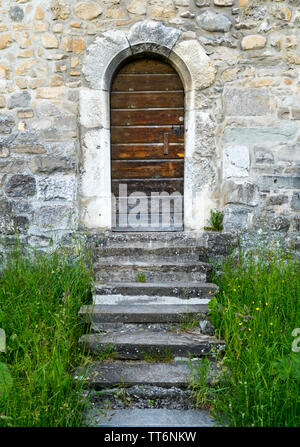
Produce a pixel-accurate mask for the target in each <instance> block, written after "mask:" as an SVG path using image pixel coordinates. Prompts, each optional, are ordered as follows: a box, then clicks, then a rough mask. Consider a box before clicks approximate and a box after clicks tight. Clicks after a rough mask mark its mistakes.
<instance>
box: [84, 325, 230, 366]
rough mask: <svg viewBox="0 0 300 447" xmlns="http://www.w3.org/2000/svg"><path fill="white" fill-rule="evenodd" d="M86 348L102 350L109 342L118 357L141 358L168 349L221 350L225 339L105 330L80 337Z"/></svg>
mask: <svg viewBox="0 0 300 447" xmlns="http://www.w3.org/2000/svg"><path fill="white" fill-rule="evenodd" d="M80 343H81V345H82V346H84V348H85V351H86V352H92V353H95V354H97V353H101V352H103V351H105V349H107V347H108V346H110V347H113V348H114V350H115V358H118V359H133V360H136V359H143V358H144V356H145V353H148V354H152V353H153V352H158V353H165V352H166V351H167V352H170V353H171V354H172V355H176V356H188V355H196V356H202V355H207V354H209V353H210V352H211V350H212V349H217V350H219V351H223V350H224V349H225V343H224V342H223V341H219V340H217V339H216V338H215V337H213V336H210V335H199V334H196V335H195V334H187V333H183V332H181V333H176V332H171V331H170V332H155V331H151V330H145V331H143V332H138V333H137V332H135V331H132V332H129V331H128V332H120V333H119V332H110V333H107V334H88V335H84V336H82V337H81V339H80Z"/></svg>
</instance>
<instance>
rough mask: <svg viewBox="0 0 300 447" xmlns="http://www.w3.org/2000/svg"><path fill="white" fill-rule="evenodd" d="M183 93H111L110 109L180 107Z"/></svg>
mask: <svg viewBox="0 0 300 447" xmlns="http://www.w3.org/2000/svg"><path fill="white" fill-rule="evenodd" d="M183 102H184V93H183V91H181V92H179V91H178V92H159V93H158V92H152V93H150V94H149V93H142V92H135V93H114V92H112V93H111V109H144V108H151V109H153V108H162V107H164V108H167V107H182V106H183Z"/></svg>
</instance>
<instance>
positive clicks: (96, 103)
mask: <svg viewBox="0 0 300 447" xmlns="http://www.w3.org/2000/svg"><path fill="white" fill-rule="evenodd" d="M108 110H109V94H108V93H107V92H105V91H100V90H98V91H97V93H96V94H95V91H94V90H92V89H81V91H80V123H81V125H82V126H84V127H86V128H88V129H91V128H94V127H105V128H109V113H108Z"/></svg>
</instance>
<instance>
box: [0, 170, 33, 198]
mask: <svg viewBox="0 0 300 447" xmlns="http://www.w3.org/2000/svg"><path fill="white" fill-rule="evenodd" d="M5 192H6V194H7V195H8V196H9V197H31V196H34V195H35V193H36V181H35V178H34V177H31V176H30V175H13V176H12V177H10V178H9V180H8V181H7V183H6V185H5Z"/></svg>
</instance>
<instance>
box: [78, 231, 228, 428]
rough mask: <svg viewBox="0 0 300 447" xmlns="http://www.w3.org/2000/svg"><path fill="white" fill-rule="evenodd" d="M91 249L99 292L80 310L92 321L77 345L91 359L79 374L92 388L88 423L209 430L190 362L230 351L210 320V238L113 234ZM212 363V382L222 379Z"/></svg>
mask: <svg viewBox="0 0 300 447" xmlns="http://www.w3.org/2000/svg"><path fill="white" fill-rule="evenodd" d="M92 245H93V252H94V271H95V277H96V283H95V289H96V295H95V297H94V302H93V305H92V306H84V307H82V309H81V310H80V317H81V318H82V319H83V320H84V321H85V322H87V323H91V333H89V334H88V335H86V336H83V337H82V338H81V340H80V342H81V344H82V345H83V346H84V349H85V352H86V353H87V355H88V356H89V362H88V364H87V367H83V368H80V369H79V370H78V372H77V375H85V377H86V383H87V386H88V387H89V388H90V390H92V391H91V393H90V398H91V400H92V407H93V408H92V411H91V413H90V415H89V418H90V419H89V423H90V425H100V426H101V425H103V424H104V425H105V426H107V425H111V426H115V425H130V424H131V423H132V422H130V421H132V420H134V421H135V425H149V420H152V425H159V426H163V425H167V426H170V424H171V425H175V426H176V425H177V426H178V424H179V425H182V424H181V423H179V422H180V421H181V422H182V421H189V423H188V424H187V425H189V424H191V425H198V426H206V425H212V421H211V419H210V418H208V416H207V413H205V412H203V411H202V412H201V411H200V410H195V408H194V405H193V402H192V400H191V399H190V391H189V390H188V385H189V383H190V380H191V374H192V372H191V368H190V364H191V362H197V364H201V358H202V357H203V356H207V355H208V356H210V355H211V353H212V352H213V351H223V350H224V348H225V346H224V342H222V341H220V340H217V339H216V338H215V337H214V335H213V334H214V330H213V327H212V325H211V323H210V322H209V320H208V318H207V312H208V303H209V301H210V299H211V298H212V297H213V296H214V295H215V293H216V291H217V290H218V288H217V286H216V285H215V284H211V283H209V282H207V281H208V279H209V275H210V273H211V270H212V266H211V264H209V263H208V252H209V247H208V245H209V244H208V243H207V240H203V236H199V235H198V234H197V233H196V234H195V233H128V234H122V233H110V234H105V235H103V237H100V236H99V235H94V236H93V237H92ZM141 281H144V282H141ZM196 318H197V324H194V325H193V324H189V323H190V322H193V321H194V322H195V319H196ZM211 365H212V367H211V370H210V372H209V376H208V380H213V379H214V378H215V377H216V374H217V367H216V365H215V364H214V363H213V362H212V363H211ZM171 410H172V411H173V413H172V412H171V413H170V411H171ZM133 415H134V417H133ZM172 415H173V416H172ZM172 417H173V419H172ZM149 418H150V419H149ZM151 418H152V419H151ZM143 421H144V422H143ZM147 421H148V423H147ZM155 421H156V422H157V423H156V424H155ZM183 425H186V424H183Z"/></svg>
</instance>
